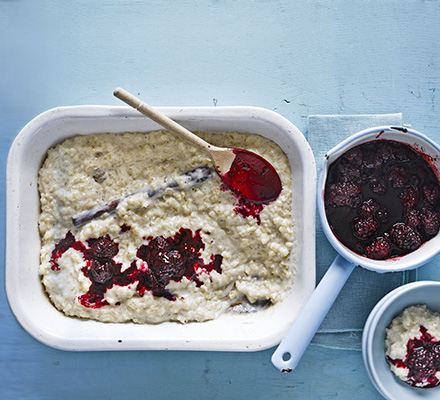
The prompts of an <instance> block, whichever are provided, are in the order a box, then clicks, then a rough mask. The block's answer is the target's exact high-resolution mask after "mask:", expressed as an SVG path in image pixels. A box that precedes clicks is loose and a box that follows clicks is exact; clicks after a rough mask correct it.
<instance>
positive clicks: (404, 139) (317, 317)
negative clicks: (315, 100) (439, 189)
mask: <svg viewBox="0 0 440 400" xmlns="http://www.w3.org/2000/svg"><path fill="white" fill-rule="evenodd" d="M380 139H386V140H393V141H397V142H401V143H405V144H407V145H409V146H411V147H412V148H413V149H414V150H416V151H417V152H418V153H419V154H422V155H423V156H424V158H425V159H426V160H427V161H428V162H429V163H430V165H431V167H432V168H433V170H434V172H435V173H436V175H437V179H439V174H440V146H439V145H438V144H436V143H435V142H433V141H432V140H431V139H429V138H428V137H426V136H425V135H423V134H421V133H419V132H417V131H415V130H413V129H409V128H403V127H390V126H381V127H375V128H371V129H367V130H364V131H361V132H359V133H357V134H355V135H353V136H351V137H349V138H348V139H346V140H344V141H343V142H341V143H340V144H339V145H337V146H336V147H334V148H333V149H332V150H330V151H329V152H328V153H327V154H326V156H325V159H324V163H323V165H322V170H321V174H320V177H319V181H318V190H317V194H318V198H317V207H318V212H319V216H320V219H321V225H322V228H323V230H324V233H325V235H326V236H327V239H328V240H329V241H330V243H331V244H332V246H333V247H334V248H335V250H336V251H337V252H338V253H339V254H338V256H337V257H336V258H335V260H334V262H333V264H332V265H331V266H330V267H329V269H328V271H327V272H326V274H325V275H324V277H323V278H322V280H321V281H320V283H319V285H318V286H317V287H316V289H315V291H314V292H313V294H312V296H311V297H310V299H309V301H308V302H307V304H306V306H305V307H304V308H303V310H302V311H301V313H300V314H299V316H298V317H297V319H296V320H295V322H294V323H293V325H292V327H291V328H290V330H289V331H288V333H287V334H286V336H285V337H284V339H283V340H282V341H281V343H280V345H279V346H278V348H277V349H276V351H275V352H274V354H273V356H272V363H273V365H274V366H275V367H276V368H277V369H278V370H280V371H281V372H290V371H292V370H293V369H295V367H296V366H297V364H298V362H299V361H300V359H301V357H302V355H303V353H304V352H305V350H306V348H307V346H308V345H309V343H310V341H311V340H312V338H313V336H314V335H315V333H316V331H317V330H318V328H319V326H320V325H321V323H322V321H323V319H324V318H325V316H326V315H327V313H328V311H329V310H330V307H331V306H332V304H333V302H334V301H335V299H336V297H337V296H338V294H339V292H340V291H341V289H342V287H343V286H344V284H345V282H346V281H347V279H348V277H349V276H350V274H351V272H352V271H353V268H354V267H355V266H361V267H364V268H366V269H369V270H371V271H376V272H379V273H384V272H398V271H404V270H409V269H413V268H417V267H419V266H421V265H422V264H424V263H426V262H428V261H429V260H430V259H431V258H432V257H434V256H435V255H436V254H438V253H439V252H440V233H438V234H437V235H436V236H435V237H433V238H432V239H431V240H429V241H427V242H425V243H424V244H422V246H420V247H419V248H418V249H417V250H415V251H413V252H411V253H409V254H407V255H405V256H400V257H395V258H390V259H387V260H373V259H369V258H367V257H364V256H361V255H359V254H356V253H355V252H353V251H351V250H350V249H349V248H347V247H346V246H344V245H343V244H342V243H341V242H340V241H339V240H338V239H337V237H336V236H335V235H334V233H333V231H332V230H331V228H330V225H329V223H328V221H327V217H326V212H325V204H324V189H325V183H326V179H327V173H328V169H329V166H330V164H332V163H333V162H334V161H335V160H336V159H337V158H339V157H340V156H341V155H342V154H343V153H345V152H346V151H347V150H349V149H350V148H352V147H355V146H357V145H359V144H362V143H365V142H370V141H372V140H380Z"/></svg>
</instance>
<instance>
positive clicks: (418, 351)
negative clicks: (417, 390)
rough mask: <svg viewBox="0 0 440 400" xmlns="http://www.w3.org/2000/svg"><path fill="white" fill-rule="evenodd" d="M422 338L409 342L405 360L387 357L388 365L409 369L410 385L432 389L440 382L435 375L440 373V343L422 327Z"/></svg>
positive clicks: (408, 381)
mask: <svg viewBox="0 0 440 400" xmlns="http://www.w3.org/2000/svg"><path fill="white" fill-rule="evenodd" d="M420 333H421V334H422V335H421V336H420V338H418V339H416V338H414V339H411V340H408V343H407V345H406V348H407V353H406V358H405V359H404V360H401V359H395V360H393V359H391V358H390V357H387V361H388V363H390V364H392V365H395V366H396V367H398V368H408V371H409V372H408V376H407V378H408V380H407V381H406V383H408V384H409V385H411V386H417V387H423V388H432V387H435V386H438V384H439V383H440V381H439V380H438V379H437V378H436V376H435V374H436V373H437V372H440V342H439V341H437V340H436V339H435V338H434V337H433V336H431V335H430V334H429V333H428V331H427V329H426V328H425V327H424V326H422V325H421V326H420Z"/></svg>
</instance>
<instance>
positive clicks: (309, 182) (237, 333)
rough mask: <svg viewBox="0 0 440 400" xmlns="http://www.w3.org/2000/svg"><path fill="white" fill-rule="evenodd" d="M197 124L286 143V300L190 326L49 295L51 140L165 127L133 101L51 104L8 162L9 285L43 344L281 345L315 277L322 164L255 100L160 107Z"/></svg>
mask: <svg viewBox="0 0 440 400" xmlns="http://www.w3.org/2000/svg"><path fill="white" fill-rule="evenodd" d="M158 110H159V111H161V112H163V113H164V114H166V115H168V116H169V117H171V118H173V119H175V120H176V121H178V122H179V123H181V124H182V125H183V126H185V127H186V128H188V129H190V130H201V131H203V130H206V131H214V132H225V131H240V132H250V133H258V134H261V135H262V136H266V137H268V138H270V139H272V140H274V141H275V142H277V143H278V144H279V145H280V146H281V148H282V149H283V150H284V152H285V153H286V154H287V155H288V157H289V160H290V164H291V168H292V173H293V202H292V209H293V214H294V220H295V228H296V237H297V245H296V249H295V251H296V258H297V261H296V263H297V272H296V279H295V283H294V287H293V290H292V291H291V292H289V294H288V296H287V298H286V299H285V301H283V302H281V303H279V304H277V305H276V306H274V307H271V308H269V309H268V310H265V311H262V312H257V313H252V314H251V313H250V314H246V315H238V314H232V313H229V314H225V315H223V316H222V317H221V318H219V319H217V320H214V321H209V322H204V323H189V324H186V325H181V324H178V323H163V324H159V325H136V324H131V323H127V324H111V323H102V322H97V321H89V320H81V319H76V318H69V317H66V316H64V315H63V314H62V313H61V312H59V311H57V310H56V309H55V308H54V307H53V306H52V304H51V303H50V302H49V300H48V298H47V297H46V295H45V293H44V290H43V288H42V285H41V283H40V279H39V276H38V266H39V245H40V244H39V234H38V227H37V218H38V213H39V200H38V199H39V197H38V189H37V173H38V169H39V168H40V165H41V162H42V160H43V158H44V156H45V154H46V151H47V149H48V148H50V147H52V146H54V145H55V144H57V143H59V142H60V141H62V140H63V139H65V138H67V137H71V136H74V135H78V134H80V135H87V134H91V133H100V132H132V131H142V132H147V131H151V130H157V129H161V127H160V126H159V125H157V124H156V123H154V122H153V121H151V120H149V119H148V118H146V117H144V116H142V115H140V114H139V113H138V112H137V111H135V110H133V109H131V108H128V107H107V106H78V107H62V108H55V109H52V110H49V111H47V112H45V113H43V114H41V115H39V116H37V117H36V118H35V119H33V120H32V121H31V122H29V123H28V124H27V125H26V126H25V127H24V128H23V129H22V131H21V132H20V133H19V135H18V136H17V138H16V139H15V141H14V143H13V144H12V147H11V149H10V152H9V157H8V163H7V176H6V183H7V207H6V208H7V210H6V211H7V227H6V229H7V235H6V237H7V243H6V253H7V254H6V291H7V297H8V301H9V304H10V307H11V309H12V312H13V313H14V315H15V316H16V318H17V320H18V321H19V323H20V324H21V325H22V326H23V328H24V329H25V330H26V331H28V332H29V333H30V334H31V335H32V336H34V337H35V338H36V339H38V340H40V341H41V342H43V343H45V344H47V345H49V346H53V347H56V348H59V349H65V350H143V349H157V350H161V349H176V350H225V351H226V350H227V351H254V350H261V349H265V348H268V347H271V346H274V345H276V344H277V343H279V341H280V340H281V339H282V337H283V336H284V335H285V333H286V331H287V329H288V327H289V326H290V325H291V324H292V322H293V321H294V319H295V318H296V316H297V315H298V314H299V312H300V310H301V309H302V307H303V306H304V304H305V303H306V301H307V299H308V298H309V297H310V295H311V293H312V291H313V288H314V285H315V193H316V169H315V163H314V158H313V154H312V151H311V149H310V147H309V145H308V143H307V141H306V139H305V138H304V136H303V134H302V133H301V132H300V131H299V130H298V129H297V128H296V127H295V126H294V125H293V124H292V123H290V122H289V121H288V120H286V119H285V118H283V117H282V116H280V115H279V114H276V113H274V112H272V111H269V110H266V109H261V108H252V107H205V108H160V107H158Z"/></svg>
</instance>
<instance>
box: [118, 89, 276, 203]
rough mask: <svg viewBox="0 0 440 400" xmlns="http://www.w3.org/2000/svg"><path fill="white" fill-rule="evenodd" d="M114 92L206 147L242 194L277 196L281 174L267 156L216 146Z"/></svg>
mask: <svg viewBox="0 0 440 400" xmlns="http://www.w3.org/2000/svg"><path fill="white" fill-rule="evenodd" d="M113 94H114V95H115V96H116V97H117V98H118V99H120V100H122V101H124V102H125V103H127V104H128V105H130V106H131V107H133V108H134V109H136V110H137V111H139V112H140V113H142V114H144V115H145V116H147V117H149V118H150V119H152V120H153V121H155V122H157V123H158V124H159V125H161V126H163V127H164V128H166V129H168V130H170V131H172V132H174V133H176V134H177V135H179V136H180V137H181V138H183V139H185V140H187V141H188V142H190V143H191V144H193V145H195V146H197V147H199V148H200V149H201V150H203V151H205V152H206V153H207V154H208V155H209V156H210V158H211V160H212V161H213V163H214V166H215V170H216V172H217V173H218V175H219V177H220V179H221V180H222V182H223V184H224V185H225V186H226V187H227V188H228V189H230V190H231V191H232V192H233V193H235V195H237V196H238V197H239V198H242V199H244V200H248V201H252V202H255V203H269V202H271V201H274V200H276V199H277V198H278V196H279V194H280V192H281V189H282V186H281V180H280V177H279V176H278V173H277V172H276V171H275V169H274V167H273V166H272V165H271V164H270V163H269V162H267V161H266V160H265V159H264V158H262V157H260V156H259V155H257V154H255V153H252V152H250V151H247V150H243V149H234V148H223V147H217V146H213V145H212V144H210V143H208V142H206V141H204V140H203V139H201V138H200V137H198V136H197V135H195V134H194V133H192V132H190V131H189V130H188V129H186V128H184V127H183V126H181V125H179V124H178V123H177V122H175V121H173V120H172V119H171V118H169V117H167V116H166V115H164V114H162V113H160V112H158V111H157V110H155V109H154V108H152V107H150V106H149V105H147V104H145V103H144V102H142V101H141V100H139V99H138V98H137V97H135V96H133V95H132V94H131V93H129V92H127V91H126V90H124V89H122V88H117V89H115V91H114V93H113Z"/></svg>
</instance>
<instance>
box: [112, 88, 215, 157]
mask: <svg viewBox="0 0 440 400" xmlns="http://www.w3.org/2000/svg"><path fill="white" fill-rule="evenodd" d="M113 94H114V95H115V96H116V97H117V98H118V99H120V100H122V101H123V102H125V103H127V104H128V105H130V106H132V107H133V108H134V109H135V110H137V111H139V112H140V113H142V114H144V115H145V116H147V117H148V118H150V119H152V120H153V121H155V122H157V123H158V124H159V125H161V126H163V127H164V128H166V129H168V130H170V131H172V132H174V133H176V134H177V135H179V136H180V137H181V138H183V139H185V140H187V141H188V142H190V143H192V144H194V145H196V146H198V147H199V148H201V149H202V150H204V151H206V152H208V153H209V154H211V151H212V150H218V149H219V148H217V147H216V146H213V145H211V144H209V143H208V142H205V141H204V140H203V139H201V138H199V137H198V136H197V135H194V133H192V132H190V131H189V130H188V129H186V128H184V127H183V126H182V125H179V124H178V123H177V122H175V121H173V120H172V119H171V118H169V117H167V116H166V115H164V114H162V113H160V112H158V111H157V110H155V109H154V108H152V107H150V106H149V105H148V104H146V103H144V102H143V101H141V100H139V99H138V98H137V97H135V96H133V95H132V94H131V93H129V92H127V91H126V90H125V89H122V88H116V89H115V91H114V92H113Z"/></svg>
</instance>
